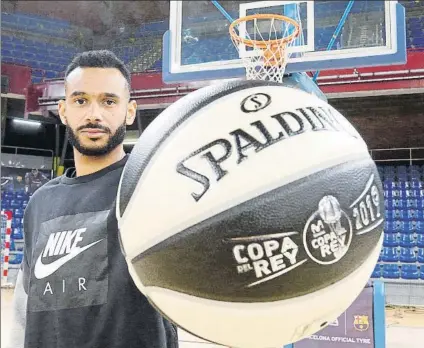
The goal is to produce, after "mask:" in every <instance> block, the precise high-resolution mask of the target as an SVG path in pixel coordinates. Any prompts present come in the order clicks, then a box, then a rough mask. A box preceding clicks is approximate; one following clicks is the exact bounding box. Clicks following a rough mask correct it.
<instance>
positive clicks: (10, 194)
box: [4, 191, 15, 200]
mask: <svg viewBox="0 0 424 348" xmlns="http://www.w3.org/2000/svg"><path fill="white" fill-rule="evenodd" d="M4 198H5V199H9V200H11V199H13V198H15V195H14V193H13V191H5V192H4Z"/></svg>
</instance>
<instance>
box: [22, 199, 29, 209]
mask: <svg viewBox="0 0 424 348" xmlns="http://www.w3.org/2000/svg"><path fill="white" fill-rule="evenodd" d="M27 205H28V200H27V199H26V200H23V201H22V209H25V208H26V207H27Z"/></svg>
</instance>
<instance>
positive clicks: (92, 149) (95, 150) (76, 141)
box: [66, 120, 126, 157]
mask: <svg viewBox="0 0 424 348" xmlns="http://www.w3.org/2000/svg"><path fill="white" fill-rule="evenodd" d="M84 128H96V129H101V130H103V131H105V132H106V134H108V135H109V139H108V141H107V143H106V144H105V145H103V146H100V147H99V146H98V145H97V144H96V140H92V143H93V146H86V145H83V144H82V143H81V140H80V138H79V137H78V135H77V133H76V132H78V131H79V130H82V129H84ZM66 130H67V132H68V140H69V143H70V144H71V145H72V146H73V147H74V148H75V149H77V151H78V152H79V153H81V154H82V155H85V156H93V157H99V156H104V155H107V154H108V153H110V152H111V151H112V150H114V149H115V148H116V147H117V146H118V145H120V144H122V143H123V142H124V139H125V134H126V123H125V120H124V123H123V124H121V125H120V126H119V127H118V129H117V130H116V131H115V133H114V134H112V135H111V131H110V129H109V128H108V127H105V126H101V125H99V124H94V123H88V124H86V125H84V126H81V127H78V128H77V129H76V131H74V130H73V129H72V128H71V127H69V126H68V125H66Z"/></svg>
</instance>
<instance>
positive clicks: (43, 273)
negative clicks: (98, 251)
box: [34, 239, 103, 279]
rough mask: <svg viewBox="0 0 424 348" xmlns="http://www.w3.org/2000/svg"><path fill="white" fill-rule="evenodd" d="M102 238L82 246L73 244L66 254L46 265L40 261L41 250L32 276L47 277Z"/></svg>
mask: <svg viewBox="0 0 424 348" xmlns="http://www.w3.org/2000/svg"><path fill="white" fill-rule="evenodd" d="M102 240H103V239H101V240H98V241H97V242H93V243H91V244H88V245H86V246H83V247H79V246H73V247H72V249H71V250H70V252H69V254H66V255H65V256H63V257H61V258H60V259H58V260H56V261H53V262H51V263H49V264H47V265H45V264H44V263H43V262H42V261H41V258H42V256H43V252H41V253H40V256H39V257H38V259H37V261H36V263H35V267H34V276H35V277H36V278H37V279H43V278H46V277H48V276H49V275H51V274H53V273H54V272H56V271H57V270H58V269H59V268H60V267H62V266H63V265H65V264H66V263H67V262H69V261H70V260H72V259H73V258H75V257H76V256H78V255H79V254H81V253H82V252H83V251H85V250H87V249H89V248H91V247H92V246H94V245H96V244H97V243H99V242H101V241H102ZM44 254H46V249H45V251H44Z"/></svg>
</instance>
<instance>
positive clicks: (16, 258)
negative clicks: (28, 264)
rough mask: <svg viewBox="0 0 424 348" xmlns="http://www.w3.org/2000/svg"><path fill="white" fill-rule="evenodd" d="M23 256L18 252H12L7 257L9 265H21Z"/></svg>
mask: <svg viewBox="0 0 424 348" xmlns="http://www.w3.org/2000/svg"><path fill="white" fill-rule="evenodd" d="M22 258H23V254H22V252H19V251H12V252H11V253H10V255H9V263H10V264H11V265H20V264H21V263H22Z"/></svg>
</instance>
